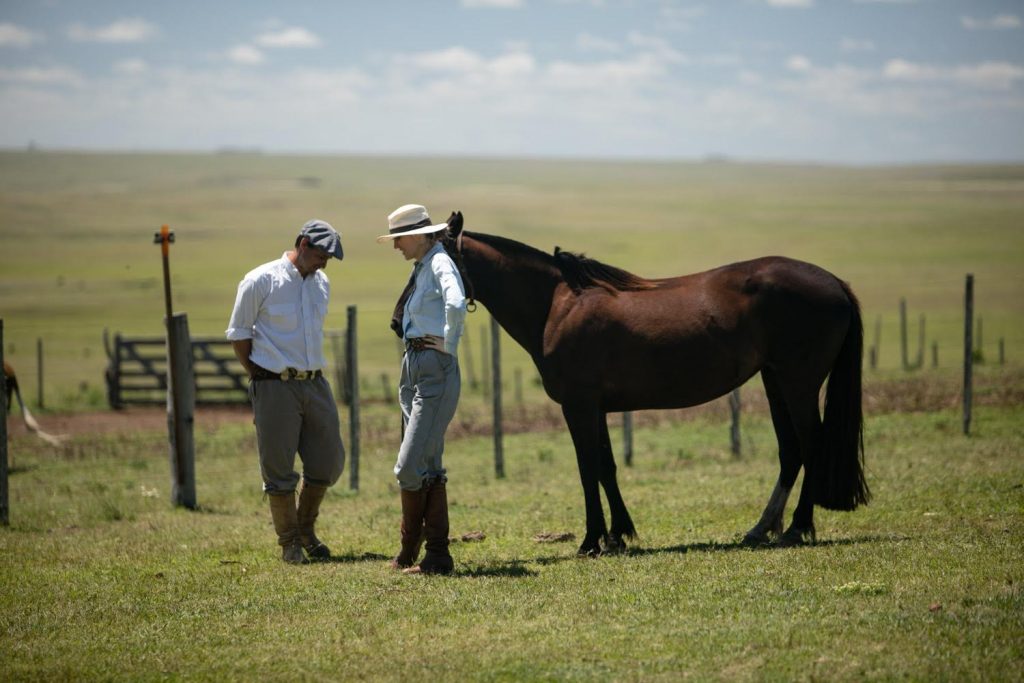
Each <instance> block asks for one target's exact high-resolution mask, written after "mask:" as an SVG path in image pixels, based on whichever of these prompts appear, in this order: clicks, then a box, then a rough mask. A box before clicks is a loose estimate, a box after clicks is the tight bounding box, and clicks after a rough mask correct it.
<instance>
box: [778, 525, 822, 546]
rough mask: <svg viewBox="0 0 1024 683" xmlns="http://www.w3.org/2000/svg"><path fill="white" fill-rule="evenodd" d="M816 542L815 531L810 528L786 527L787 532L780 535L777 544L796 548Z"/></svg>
mask: <svg viewBox="0 0 1024 683" xmlns="http://www.w3.org/2000/svg"><path fill="white" fill-rule="evenodd" d="M813 542H814V531H813V530H810V529H794V528H793V527H790V528H788V529H786V533H784V534H782V535H781V536H779V540H778V542H777V543H776V545H777V546H778V547H780V548H795V547H798V546H802V545H807V544H808V543H813Z"/></svg>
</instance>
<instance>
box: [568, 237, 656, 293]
mask: <svg viewBox="0 0 1024 683" xmlns="http://www.w3.org/2000/svg"><path fill="white" fill-rule="evenodd" d="M553 258H554V259H555V264H557V265H558V269H559V270H561V271H562V277H563V278H565V282H566V284H568V285H569V286H570V287H572V290H573V291H574V292H579V291H581V290H584V289H587V288H588V287H601V288H603V289H605V290H607V291H608V292H610V293H612V294H614V293H616V292H637V291H640V290H644V289H654V288H655V287H657V286H658V285H657V284H656V283H654V282H652V281H650V280H648V279H646V278H642V277H640V276H639V275H634V274H633V273H630V272H629V271H626V270H623V269H622V268H616V267H615V266H609V265H608V264H607V263H602V262H601V261H597V260H595V259H592V258H587V257H586V256H585V255H583V254H574V253H573V252H571V251H562V250H561V249H559V248H558V247H555V255H554V257H553Z"/></svg>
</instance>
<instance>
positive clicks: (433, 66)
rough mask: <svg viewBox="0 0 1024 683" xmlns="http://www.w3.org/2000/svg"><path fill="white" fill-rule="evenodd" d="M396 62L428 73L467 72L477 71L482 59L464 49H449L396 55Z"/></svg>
mask: <svg viewBox="0 0 1024 683" xmlns="http://www.w3.org/2000/svg"><path fill="white" fill-rule="evenodd" d="M396 61H398V62H399V63H404V64H408V65H409V66H412V67H415V68H417V69H424V70H428V71H456V72H467V71H473V70H476V69H479V68H480V67H481V66H482V65H483V63H484V60H483V58H482V57H481V56H480V55H478V54H477V53H475V52H473V51H471V50H467V49H466V48H464V47H459V46H455V47H449V48H445V49H444V50H437V51H434V52H417V53H414V54H411V55H398V56H397V57H396Z"/></svg>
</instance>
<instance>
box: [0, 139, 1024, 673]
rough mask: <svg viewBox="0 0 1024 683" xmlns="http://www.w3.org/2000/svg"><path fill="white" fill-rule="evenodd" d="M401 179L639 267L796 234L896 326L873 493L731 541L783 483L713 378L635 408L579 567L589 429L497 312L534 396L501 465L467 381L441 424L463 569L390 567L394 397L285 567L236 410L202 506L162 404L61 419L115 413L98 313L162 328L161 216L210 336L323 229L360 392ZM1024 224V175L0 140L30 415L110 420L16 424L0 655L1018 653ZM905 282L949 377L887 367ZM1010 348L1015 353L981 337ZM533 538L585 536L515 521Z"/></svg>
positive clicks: (12, 668) (544, 241)
mask: <svg viewBox="0 0 1024 683" xmlns="http://www.w3.org/2000/svg"><path fill="white" fill-rule="evenodd" d="M407 202H419V203H423V204H426V205H427V206H428V208H429V209H430V210H431V212H432V215H433V217H434V218H435V219H436V220H443V219H444V218H445V217H447V215H448V212H449V211H450V210H453V209H460V210H462V211H463V212H464V214H465V216H466V225H467V229H468V230H476V231H480V232H488V233H495V234H500V235H504V236H506V237H510V238H513V239H517V240H520V241H523V242H527V243H529V244H532V245H534V246H536V247H538V248H541V249H546V250H552V249H553V248H554V247H555V246H556V245H557V246H560V247H562V248H563V249H568V250H572V251H582V252H586V253H587V254H588V255H589V256H592V257H594V258H598V259H600V260H603V261H606V262H609V263H612V264H614V265H617V266H620V267H624V268H626V269H629V270H632V271H634V272H636V273H639V274H641V275H648V276H668V275H674V274H680V273H685V272H694V271H698V270H703V269H706V268H711V267H714V266H717V265H720V264H722V263H727V262H732V261H737V260H742V259H745V258H750V257H755V256H759V255H764V254H784V255H788V256H792V257H796V258H801V259H805V260H809V261H813V262H816V263H818V264H820V265H822V266H824V267H826V268H828V269H829V270H831V271H833V272H835V273H836V274H837V275H839V276H840V277H842V278H843V279H845V280H848V281H849V282H850V283H851V284H852V286H853V288H854V290H855V291H856V292H857V293H858V295H859V297H860V299H861V302H862V306H863V310H864V320H865V323H866V332H867V334H866V343H867V344H868V345H870V344H871V343H872V342H873V334H874V323H875V320H876V319H878V318H881V324H882V327H881V330H882V348H881V367H880V368H879V370H877V371H870V370H868V371H867V373H866V375H865V378H866V382H865V407H866V410H867V412H868V420H867V425H866V433H865V439H866V449H867V463H868V465H867V466H868V480H869V483H870V485H871V487H872V489H873V492H874V494H875V499H874V501H873V502H872V504H871V505H869V506H868V507H866V508H863V509H860V510H858V511H856V512H853V513H833V512H828V511H822V510H818V511H817V516H816V522H817V528H818V537H819V541H820V542H819V543H818V544H816V545H813V546H807V547H800V548H792V549H784V550H781V549H769V550H756V551H755V550H748V549H743V548H740V547H739V546H738V544H737V541H738V540H739V539H740V538H741V537H742V534H743V532H745V531H746V530H747V529H749V528H750V527H751V526H753V524H754V523H755V522H756V520H757V518H758V516H759V515H760V512H761V510H762V509H763V506H764V504H765V502H766V501H767V497H768V495H769V493H770V491H771V488H772V484H773V482H774V480H775V477H776V475H777V460H776V449H775V442H774V436H773V433H772V430H771V427H770V424H769V421H768V418H767V411H766V406H765V404H764V400H763V395H762V394H761V393H760V381H759V380H754V381H752V382H751V384H750V385H749V386H748V387H744V389H743V395H744V406H745V407H744V413H743V448H744V456H743V458H742V459H741V460H736V459H734V458H732V457H731V455H730V454H729V452H728V427H729V425H728V423H727V421H726V419H727V418H726V413H725V411H724V409H723V405H722V402H721V401H718V402H715V403H712V404H709V405H708V406H706V407H704V408H700V409H693V410H690V411H682V412H680V411H670V412H666V413H641V414H638V416H637V421H636V424H637V425H638V427H637V432H636V435H635V448H636V457H635V464H634V466H633V467H628V468H627V467H624V466H623V464H622V462H621V456H620V463H619V464H620V467H619V478H620V482H621V485H622V491H623V495H624V497H625V500H626V503H627V504H628V505H629V508H630V511H631V513H632V516H633V519H634V521H635V522H636V525H637V528H638V529H639V532H640V538H639V539H638V540H637V541H636V542H635V543H633V544H632V545H631V549H630V552H629V553H628V554H625V555H621V556H613V557H603V558H599V559H596V560H584V559H578V558H576V557H575V548H576V544H577V543H578V541H579V537H580V535H581V534H582V531H583V500H582V495H581V491H580V486H579V480H578V474H577V471H576V464H575V458H574V455H573V452H572V447H571V444H570V442H569V438H568V436H567V434H566V433H565V430H564V428H563V427H561V426H560V422H559V419H558V415H557V412H556V411H555V410H554V409H553V407H552V406H551V404H550V402H547V401H546V399H543V397H542V392H541V390H540V389H539V387H538V386H537V385H536V384H535V383H534V382H533V381H531V379H532V378H533V377H534V374H533V370H532V368H531V367H530V366H529V362H528V360H527V359H526V358H525V356H524V354H523V353H522V352H521V351H519V350H517V349H516V348H515V346H514V344H513V343H512V342H511V341H510V340H508V339H507V338H506V339H505V340H504V344H503V352H504V354H505V358H506V360H505V367H506V373H507V374H506V378H507V384H511V377H512V376H513V373H514V371H515V370H516V369H519V370H521V371H522V373H523V376H524V378H525V380H526V381H525V394H526V395H525V399H524V403H525V405H523V406H518V405H516V402H515V401H513V400H512V398H511V388H510V387H509V388H508V389H506V391H507V392H509V396H508V398H507V399H506V405H507V406H509V408H510V410H509V414H508V417H507V419H508V421H509V425H508V426H509V432H510V434H509V435H508V436H507V438H506V442H505V453H506V456H505V457H506V472H507V477H506V478H505V479H504V480H500V481H499V480H496V479H495V478H494V474H493V462H492V456H491V440H490V437H489V436H488V435H487V426H488V425H489V416H488V414H487V409H486V404H485V402H484V401H483V399H482V398H481V397H480V395H479V394H476V393H474V392H465V393H464V398H463V401H462V404H461V405H460V408H459V413H458V415H457V416H456V421H455V424H454V426H453V429H452V435H453V438H452V439H450V441H449V447H448V454H447V456H446V458H447V464H448V467H449V472H450V476H451V481H450V485H449V486H450V488H449V491H450V496H451V520H452V533H453V535H455V536H459V535H461V534H465V533H468V532H472V531H482V532H483V533H484V534H485V535H486V538H485V539H484V540H483V541H480V542H459V543H456V544H455V546H454V548H453V554H454V555H455V557H456V561H457V566H458V571H457V573H456V575H455V576H453V577H448V578H440V577H434V578H422V577H420V578H410V577H402V576H398V575H396V574H394V573H392V572H391V571H389V570H388V569H387V568H386V566H385V562H386V559H387V558H388V557H390V555H391V554H392V553H393V552H394V551H395V550H396V542H397V526H398V512H399V502H398V493H397V490H396V488H395V486H394V485H393V483H392V479H393V477H392V475H391V466H392V464H393V459H394V453H395V449H396V446H397V443H396V441H397V433H396V432H397V411H396V408H395V407H394V406H388V405H384V404H383V403H382V402H380V401H379V400H370V401H368V402H367V403H366V405H365V406H364V415H363V437H362V438H363V443H362V446H363V448H362V462H361V473H362V476H361V481H362V485H361V488H360V490H359V492H358V493H353V492H350V491H349V490H348V489H347V486H346V485H345V483H346V482H347V473H346V475H344V477H343V480H342V482H341V483H340V485H339V486H337V487H335V488H334V489H332V491H331V492H330V494H329V496H328V498H327V500H326V502H325V507H324V511H323V517H322V524H321V525H320V526H321V531H322V533H321V536H322V537H323V538H324V540H325V541H327V542H328V543H329V544H330V545H331V547H332V548H333V549H334V551H335V554H336V555H337V557H336V558H335V560H334V561H332V562H330V563H323V564H316V565H310V566H305V567H292V566H287V565H284V564H282V563H281V562H280V561H279V560H278V559H277V557H278V549H277V547H276V545H275V544H274V540H273V534H272V528H271V524H270V518H269V514H268V510H267V509H266V508H267V505H266V503H265V502H264V501H263V500H262V499H261V495H260V492H259V473H258V468H257V464H256V458H255V454H254V451H255V445H254V436H253V430H252V425H251V424H249V423H248V422H247V418H246V416H245V415H244V413H243V414H240V415H238V416H236V418H235V419H233V420H228V421H226V422H225V421H222V420H219V419H218V420H214V417H213V413H212V412H205V411H203V410H200V411H199V412H198V413H197V418H196V471H197V481H198V499H199V503H200V505H201V510H200V511H198V512H188V511H184V510H180V509H174V508H172V507H171V506H170V504H169V502H168V499H169V491H168V489H169V465H168V456H167V450H168V448H167V436H166V431H165V430H164V429H163V428H162V426H160V425H159V419H158V420H157V421H156V422H157V426H145V425H147V424H149V425H152V424H153V422H152V421H149V422H145V421H144V420H142V419H141V417H140V413H138V412H133V411H131V410H129V411H128V412H127V413H122V414H115V415H90V414H82V415H70V416H68V415H60V414H58V413H61V412H66V411H70V412H83V413H84V412H85V411H87V410H89V409H94V408H97V407H103V405H104V392H103V368H104V366H105V364H106V359H105V357H104V352H103V345H102V334H103V330H104V329H109V330H110V331H111V332H122V333H124V334H128V335H146V336H155V335H160V334H162V329H163V324H162V318H163V315H164V311H163V294H162V291H161V271H160V258H159V249H158V248H157V247H156V246H155V245H154V244H153V241H152V240H153V233H154V232H156V231H157V230H159V228H160V225H161V224H164V223H167V224H169V225H170V226H171V228H172V229H173V230H174V231H175V233H176V235H177V241H176V243H175V244H174V246H173V247H172V264H171V267H172V272H173V284H174V298H175V308H176V310H178V311H185V312H187V313H188V315H189V321H190V328H191V331H192V333H193V335H203V336H206V335H211V336H218V335H221V334H222V333H223V330H224V328H225V327H226V324H227V318H228V315H229V312H230V308H231V305H232V303H233V300H234V293H235V287H236V285H237V282H238V280H239V279H240V278H241V276H242V275H243V274H244V273H245V272H246V271H247V270H249V269H250V268H252V267H254V266H255V265H258V264H260V263H262V262H264V261H267V260H270V259H272V258H276V257H277V256H278V255H279V254H280V253H281V252H283V251H284V250H286V249H287V248H289V246H290V245H291V243H292V240H293V239H294V234H295V233H296V231H297V229H298V228H299V226H301V224H302V223H303V222H304V221H305V220H306V219H308V218H310V217H313V216H318V217H321V218H324V219H327V220H329V221H331V222H332V223H333V224H334V225H335V226H336V227H338V228H340V230H341V231H342V234H343V239H344V243H345V251H346V259H345V261H344V262H343V263H340V264H339V263H332V264H331V265H330V267H329V269H328V274H329V275H330V276H331V279H332V283H333V287H334V298H333V303H332V310H331V313H330V326H331V327H334V328H341V327H343V325H344V311H345V307H346V306H347V305H352V304H354V305H357V306H358V307H359V311H360V323H359V325H360V326H359V332H360V349H361V352H360V369H361V372H362V374H363V380H364V383H365V388H366V391H365V392H364V396H366V397H368V398H370V399H374V398H375V397H376V395H379V392H380V390H379V389H376V387H379V382H378V381H377V379H376V378H378V377H379V375H380V374H381V373H385V372H388V373H391V375H392V377H394V376H395V374H396V372H397V370H396V368H397V360H398V359H397V350H396V344H395V341H394V339H393V337H392V336H391V332H390V331H389V330H388V328H387V322H388V318H389V314H390V311H391V307H392V305H393V302H394V300H395V298H396V297H397V295H398V293H399V291H400V290H401V288H402V286H403V284H404V282H405V279H406V276H407V273H408V268H409V266H408V264H407V263H405V262H403V261H402V260H401V258H400V257H399V256H398V254H396V253H394V252H393V251H392V250H391V249H390V248H388V247H387V246H381V245H378V244H376V242H375V241H374V237H375V236H376V235H378V234H380V233H381V232H384V231H385V228H386V215H387V213H388V212H389V211H391V210H392V209H393V208H395V207H397V206H398V205H400V204H404V203H407ZM1022 224H1024V166H993V167H978V166H950V167H908V168H839V167H801V166H771V165H742V164H731V163H707V164H701V163H620V162H582V161H539V160H536V161H529V160H515V161H513V160H485V159H427V158H416V159H401V158H359V157H326V156H324V157H302V158H300V157H284V156H262V155H184V154H182V155H144V154H135V155H96V154H57V153H21V152H2V153H0V318H2V319H3V320H4V354H5V357H6V358H7V359H8V360H10V361H11V362H13V363H14V365H15V367H17V368H18V369H19V371H20V373H21V376H22V384H23V389H24V391H25V393H26V397H27V398H29V400H31V399H33V398H34V395H35V382H34V372H35V348H36V340H37V339H42V340H43V342H44V345H45V350H46V365H45V367H46V386H45V390H46V392H45V393H46V406H47V409H48V411H49V413H50V414H47V412H48V411H43V416H42V417H43V422H44V426H48V424H55V423H56V424H60V423H59V420H61V419H72V418H82V419H83V421H84V422H88V421H89V420H96V421H97V423H98V422H99V421H106V422H107V424H108V426H109V424H110V423H116V425H115V426H116V428H115V429H98V428H97V429H95V430H90V429H88V428H85V429H80V430H76V431H74V432H73V433H72V434H71V438H70V439H69V440H68V441H67V443H65V444H64V445H63V446H61V447H51V446H46V445H42V444H41V442H40V441H38V440H33V439H32V438H30V436H29V435H27V434H25V432H24V430H23V428H21V427H20V426H17V427H15V426H14V425H15V424H16V423H15V420H14V418H11V420H10V421H9V424H10V425H12V429H11V432H12V439H11V442H10V456H11V461H12V463H13V469H12V472H11V476H10V509H11V526H10V528H7V529H4V530H2V531H0V553H2V555H3V557H4V561H3V562H0V636H2V637H0V679H3V680H53V679H72V680H133V681H134V680H164V679H171V680H218V681H219V680H295V679H302V680H315V679H326V680H354V679H379V680H410V679H413V678H426V679H432V680H485V681H519V680H665V681H677V680H681V679H694V680H727V681H737V680H738V681H743V680H766V679H767V680H830V681H831V680H864V679H869V680H894V679H910V680H951V681H953V680H955V681H960V680H977V681H991V680H1022V674H1021V671H1024V609H1022V607H1024V605H1022V598H1021V589H1020V586H1021V581H1022V580H1024V572H1022V569H1021V567H1022V566H1024V565H1022V563H1021V557H1022V553H1021V546H1022V541H1024V457H1022V450H1024V449H1022V447H1024V437H1022V434H1024V430H1022V425H1024V419H1022V414H1021V409H1020V406H1021V405H1022V403H1024V399H1022V397H1024V379H1022V378H1024V374H1022V373H1024V370H1022V365H1024V364H1022V363H1021V360H1020V359H1021V357H1022V356H1024V269H1022V268H1021V264H1022V263H1024V230H1021V227H1022ZM967 273H973V274H974V275H975V278H976V283H975V287H976V301H975V309H976V312H977V315H979V316H981V317H982V318H983V320H984V346H983V348H982V351H983V353H984V357H985V360H986V363H985V364H984V365H980V366H978V367H977V368H976V387H977V395H976V399H975V406H976V409H975V415H974V423H973V429H972V435H971V436H970V437H965V436H963V435H962V433H961V422H960V420H961V417H960V413H959V411H958V406H959V403H958V401H959V393H958V392H959V382H960V379H959V370H958V366H959V364H960V362H961V359H962V357H963V347H962V343H963V329H962V326H963V318H962V316H963V312H962V306H963V286H964V276H965V275H966V274H967ZM901 297H905V298H906V299H907V301H908V305H909V310H910V316H911V328H910V338H911V343H912V346H913V351H916V340H917V320H918V316H919V315H921V314H925V315H927V341H928V343H929V345H930V344H931V343H932V342H935V343H937V344H938V345H939V349H940V367H939V369H938V370H933V369H931V368H930V367H928V368H926V369H925V370H922V371H920V372H915V373H906V372H903V371H902V370H901V369H900V367H899V366H900V361H899V346H898V318H897V311H898V304H899V300H900V298H901ZM487 325H488V318H487V315H486V312H483V309H481V312H479V313H477V314H475V315H474V316H472V317H471V318H470V320H469V337H468V340H467V341H468V342H469V345H463V350H462V353H463V364H464V366H466V367H467V369H465V370H464V376H465V377H466V378H467V379H468V375H469V374H470V373H469V372H467V370H468V365H469V364H468V357H467V355H466V351H467V350H472V351H473V355H474V356H475V360H476V361H477V364H479V360H480V358H481V356H482V348H481V343H482V342H483V339H482V336H481V330H482V329H483V328H485V327H486V326H487ZM999 339H1003V340H1004V342H1005V350H1006V354H1007V364H1006V365H1005V366H1000V365H998V364H996V363H994V362H992V361H993V360H994V359H995V356H996V348H997V347H996V344H997V341H998V340H999ZM926 358H927V361H928V363H929V364H930V357H927V356H926ZM477 372H478V374H479V370H478V371H477ZM392 381H394V380H393V379H392ZM157 417H158V418H159V417H160V416H159V415H157ZM613 421H614V424H615V426H616V427H617V426H618V421H617V418H615V419H614V420H613ZM343 422H346V424H347V420H345V419H344V415H343ZM53 431H59V429H58V428H54V429H53ZM612 438H613V441H614V443H616V444H618V443H620V439H621V435H620V434H619V432H618V430H617V429H613V434H612ZM793 503H795V500H794V501H791V504H790V509H789V512H790V513H791V511H792V506H793ZM545 532H558V533H561V532H572V533H575V534H576V535H577V539H576V541H572V542H566V543H556V544H541V543H537V542H535V541H534V540H533V538H534V536H536V535H537V534H541V533H545Z"/></svg>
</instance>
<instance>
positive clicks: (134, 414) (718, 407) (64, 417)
mask: <svg viewBox="0 0 1024 683" xmlns="http://www.w3.org/2000/svg"><path fill="white" fill-rule="evenodd" d="M961 387H962V383H961V380H960V379H959V378H957V377H953V376H951V375H943V376H938V375H930V374H927V373H922V374H919V375H914V376H908V377H902V378H895V379H884V380H883V379H879V380H873V379H872V378H871V377H869V376H868V377H865V380H864V411H865V413H866V414H868V415H872V414H876V415H877V414H887V413H909V412H926V411H936V410H952V409H957V408H958V407H959V406H960V405H961V401H962V388H961ZM741 403H742V411H743V412H744V413H754V414H763V415H767V414H768V401H767V399H766V398H765V395H764V390H763V388H762V387H761V384H760V382H758V381H757V380H756V379H755V380H754V381H752V382H751V383H749V384H748V385H747V386H746V387H744V388H743V389H742V391H741ZM1019 405H1024V368H1022V369H1017V368H1007V369H1006V370H1005V371H988V372H986V373H985V375H984V376H983V377H980V378H979V379H978V380H977V381H976V382H975V393H974V406H976V407H986V406H1019ZM339 409H340V411H341V412H342V416H343V421H344V420H345V419H347V415H346V414H345V408H344V407H343V406H342V407H339ZM394 409H395V417H394V419H391V418H388V419H384V420H381V419H368V420H364V423H363V430H364V434H365V435H366V436H367V437H369V438H373V437H374V435H375V434H376V432H378V431H379V432H381V434H382V435H384V434H386V435H392V433H393V432H394V430H395V429H396V424H397V413H398V406H397V405H396V406H395V407H394ZM729 414H730V413H729V404H728V401H727V400H726V398H724V397H723V398H720V399H717V400H715V401H711V402H710V403H705V404H703V405H700V406H696V407H693V408H682V409H678V410H646V411H641V412H638V413H636V414H635V415H634V419H633V421H634V424H635V425H636V426H644V427H650V426H657V425H660V424H665V423H672V422H680V421H686V420H694V419H699V418H705V419H722V420H727V419H729ZM37 419H38V421H39V423H40V425H41V426H42V428H43V429H44V430H46V431H48V432H50V433H53V434H61V435H67V436H72V437H73V436H76V435H82V434H111V433H124V432H153V431H160V430H163V429H166V427H167V412H166V410H165V409H164V408H160V407H153V408H149V407H129V408H125V409H123V410H107V411H97V412H87V413H61V414H47V415H43V416H37ZM613 420H614V421H616V422H617V420H618V418H613ZM251 422H252V411H251V410H250V409H249V407H248V406H245V405H239V406H200V407H198V408H197V409H196V414H195V425H196V430H197V431H198V430H215V429H217V428H218V427H221V426H223V425H229V424H246V423H251ZM503 427H504V431H505V433H508V434H519V433H523V432H531V431H539V432H542V431H551V430H560V429H564V428H565V422H564V420H563V419H562V412H561V409H560V408H559V407H558V406H557V405H555V404H554V403H552V402H545V403H541V404H536V405H526V406H517V405H511V406H508V405H506V408H505V416H504V422H503ZM7 429H8V434H10V435H11V436H12V437H13V436H19V435H23V434H26V433H27V430H26V429H25V426H24V424H22V422H21V418H20V416H18V415H17V414H12V415H11V416H9V417H8V421H7ZM490 433H491V418H490V413H489V410H486V409H483V408H481V407H479V405H468V406H467V405H466V402H464V403H463V405H462V406H460V408H459V412H458V414H457V415H456V416H455V420H454V421H453V422H452V424H451V427H450V428H449V430H448V435H449V438H453V439H457V438H460V437H464V436H483V435H489V434H490Z"/></svg>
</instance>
